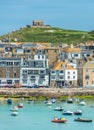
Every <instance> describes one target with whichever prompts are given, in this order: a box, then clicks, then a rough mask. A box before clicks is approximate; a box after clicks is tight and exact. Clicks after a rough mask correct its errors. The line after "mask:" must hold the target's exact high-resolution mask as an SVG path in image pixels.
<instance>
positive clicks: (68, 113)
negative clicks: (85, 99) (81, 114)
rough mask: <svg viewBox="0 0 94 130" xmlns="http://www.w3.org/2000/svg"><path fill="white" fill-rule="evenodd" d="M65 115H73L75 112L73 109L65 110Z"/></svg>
mask: <svg viewBox="0 0 94 130" xmlns="http://www.w3.org/2000/svg"><path fill="white" fill-rule="evenodd" d="M63 115H73V112H72V111H64V112H63Z"/></svg>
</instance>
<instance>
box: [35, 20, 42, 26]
mask: <svg viewBox="0 0 94 130" xmlns="http://www.w3.org/2000/svg"><path fill="white" fill-rule="evenodd" d="M33 26H44V22H43V20H34V21H33Z"/></svg>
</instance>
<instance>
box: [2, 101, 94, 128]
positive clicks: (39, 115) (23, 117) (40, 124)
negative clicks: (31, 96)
mask: <svg viewBox="0 0 94 130" xmlns="http://www.w3.org/2000/svg"><path fill="white" fill-rule="evenodd" d="M18 102H19V101H14V102H13V104H12V105H8V104H7V103H6V101H3V102H1V103H0V130H94V108H91V107H90V105H94V101H86V106H79V105H78V104H77V103H73V104H68V103H65V102H61V101H57V102H56V103H54V104H52V106H46V105H45V104H44V101H41V102H38V101H35V102H34V103H30V104H28V103H27V101H21V102H23V104H24V108H20V109H19V115H18V116H15V117H13V116H11V111H10V108H11V106H13V105H17V104H18ZM57 106H63V107H64V110H71V111H76V110H77V109H80V110H82V112H83V114H82V115H81V116H80V117H85V118H90V119H92V120H93V122H91V123H84V122H75V121H74V119H75V118H77V117H79V116H76V115H72V116H65V115H62V112H60V111H54V108H55V107H57ZM54 117H64V118H66V119H67V122H66V123H63V124H62V123H61V124H59V123H52V122H51V120H52V119H53V118H54Z"/></svg>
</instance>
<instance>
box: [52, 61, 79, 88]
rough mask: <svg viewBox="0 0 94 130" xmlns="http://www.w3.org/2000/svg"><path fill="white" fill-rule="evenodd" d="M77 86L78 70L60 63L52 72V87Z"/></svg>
mask: <svg viewBox="0 0 94 130" xmlns="http://www.w3.org/2000/svg"><path fill="white" fill-rule="evenodd" d="M76 85H77V69H76V68H73V67H72V66H71V65H68V64H67V63H65V62H62V61H59V62H58V63H57V64H56V66H55V67H54V68H53V69H51V72H50V86H53V87H56V86H57V87H74V86H76Z"/></svg>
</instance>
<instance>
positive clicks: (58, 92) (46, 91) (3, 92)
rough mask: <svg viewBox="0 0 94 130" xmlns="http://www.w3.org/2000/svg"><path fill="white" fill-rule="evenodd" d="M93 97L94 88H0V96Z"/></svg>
mask: <svg viewBox="0 0 94 130" xmlns="http://www.w3.org/2000/svg"><path fill="white" fill-rule="evenodd" d="M82 95H92V96H93V95H94V88H61V89H60V88H0V96H14V97H15V96H20V97H29V96H36V97H38V96H44V97H57V98H59V97H61V96H82Z"/></svg>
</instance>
